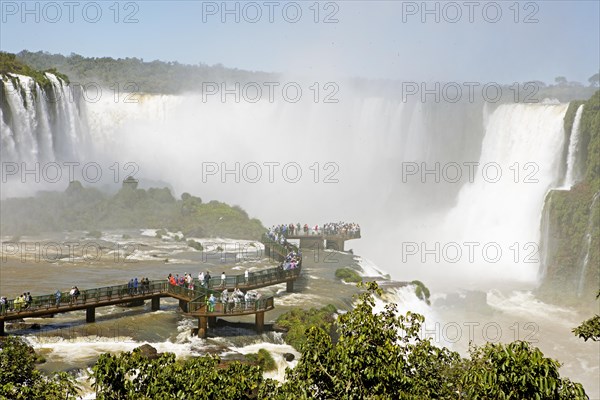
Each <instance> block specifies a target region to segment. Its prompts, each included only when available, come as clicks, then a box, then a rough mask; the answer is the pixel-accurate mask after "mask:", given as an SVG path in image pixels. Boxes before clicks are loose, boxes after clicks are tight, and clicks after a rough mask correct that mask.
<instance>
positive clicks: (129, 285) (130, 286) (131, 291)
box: [71, 278, 133, 295]
mask: <svg viewBox="0 0 600 400" xmlns="http://www.w3.org/2000/svg"><path fill="white" fill-rule="evenodd" d="M71 291H73V289H71ZM127 293H129V294H130V295H132V294H133V278H132V279H130V280H129V282H128V283H127Z"/></svg>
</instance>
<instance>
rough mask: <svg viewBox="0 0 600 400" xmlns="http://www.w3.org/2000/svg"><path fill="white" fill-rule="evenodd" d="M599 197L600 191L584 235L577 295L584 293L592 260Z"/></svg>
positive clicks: (591, 210) (592, 207)
mask: <svg viewBox="0 0 600 400" xmlns="http://www.w3.org/2000/svg"><path fill="white" fill-rule="evenodd" d="M598 197H600V192H598V193H596V194H595V195H594V198H593V199H592V204H591V205H590V217H589V219H588V225H587V228H586V230H585V235H584V237H583V246H582V249H581V250H582V251H581V256H580V260H581V264H580V265H581V267H580V268H579V281H578V284H577V296H579V297H581V295H582V294H583V289H584V284H585V276H586V273H587V269H588V264H589V260H590V248H591V245H592V229H593V227H594V211H595V210H594V207H595V205H596V202H597V201H598Z"/></svg>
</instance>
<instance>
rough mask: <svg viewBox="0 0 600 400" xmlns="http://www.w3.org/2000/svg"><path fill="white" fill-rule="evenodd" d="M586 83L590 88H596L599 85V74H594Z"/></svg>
mask: <svg viewBox="0 0 600 400" xmlns="http://www.w3.org/2000/svg"><path fill="white" fill-rule="evenodd" d="M588 82H589V83H590V86H592V87H598V86H599V85H600V74H598V73H595V74H594V75H592V76H590V77H589V78H588Z"/></svg>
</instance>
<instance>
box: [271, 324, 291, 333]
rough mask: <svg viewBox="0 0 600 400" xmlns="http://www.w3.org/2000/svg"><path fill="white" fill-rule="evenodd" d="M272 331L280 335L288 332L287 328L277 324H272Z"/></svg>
mask: <svg viewBox="0 0 600 400" xmlns="http://www.w3.org/2000/svg"><path fill="white" fill-rule="evenodd" d="M272 329H273V330H274V331H275V332H280V333H287V331H289V329H288V328H287V327H285V326H281V325H279V324H273V327H272Z"/></svg>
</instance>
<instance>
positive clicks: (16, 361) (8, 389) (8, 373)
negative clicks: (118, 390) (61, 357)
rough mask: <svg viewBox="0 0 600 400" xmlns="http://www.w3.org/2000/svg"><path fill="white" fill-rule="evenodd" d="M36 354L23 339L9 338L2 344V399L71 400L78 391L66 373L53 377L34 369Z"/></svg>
mask: <svg viewBox="0 0 600 400" xmlns="http://www.w3.org/2000/svg"><path fill="white" fill-rule="evenodd" d="M36 360H37V355H36V354H35V351H34V350H33V348H32V347H31V346H29V345H27V344H26V343H25V342H24V341H23V340H22V339H21V338H18V337H15V336H9V337H7V338H5V339H3V340H2V341H0V399H12V400H21V399H23V400H26V399H27V400H28V399H49V400H54V399H57V400H58V399H69V398H71V396H72V398H75V397H76V396H77V394H78V392H79V389H78V387H77V385H76V383H75V380H74V378H73V377H72V376H71V375H69V374H67V373H64V372H62V373H59V374H56V375H53V376H50V377H47V376H44V375H42V373H41V372H40V371H38V370H37V369H36V368H35V362H36Z"/></svg>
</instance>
